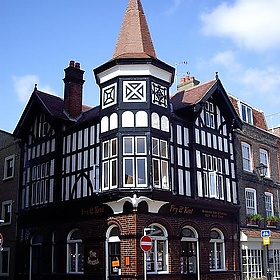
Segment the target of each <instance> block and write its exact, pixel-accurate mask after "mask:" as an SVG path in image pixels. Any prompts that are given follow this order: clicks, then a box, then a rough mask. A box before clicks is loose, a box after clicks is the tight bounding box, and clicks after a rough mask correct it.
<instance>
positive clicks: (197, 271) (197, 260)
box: [181, 226, 200, 279]
mask: <svg viewBox="0 0 280 280" xmlns="http://www.w3.org/2000/svg"><path fill="white" fill-rule="evenodd" d="M184 229H188V230H190V231H191V232H192V233H193V235H194V236H193V237H186V236H184V235H183V234H182V238H181V245H182V242H194V243H195V244H196V273H197V279H200V270H199V268H200V264H199V260H200V257H199V241H198V233H197V231H196V230H195V229H194V228H193V227H190V226H186V227H184V228H183V229H182V232H183V230H184ZM181 265H182V263H181ZM184 273H185V271H183V269H182V267H181V274H184Z"/></svg>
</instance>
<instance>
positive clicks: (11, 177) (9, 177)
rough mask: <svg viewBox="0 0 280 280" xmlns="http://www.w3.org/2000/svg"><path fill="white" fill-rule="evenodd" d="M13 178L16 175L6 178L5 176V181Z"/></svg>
mask: <svg viewBox="0 0 280 280" xmlns="http://www.w3.org/2000/svg"><path fill="white" fill-rule="evenodd" d="M13 178H14V176H10V177H5V178H3V181H7V180H10V179H13Z"/></svg>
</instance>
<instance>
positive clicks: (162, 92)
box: [152, 82, 167, 108]
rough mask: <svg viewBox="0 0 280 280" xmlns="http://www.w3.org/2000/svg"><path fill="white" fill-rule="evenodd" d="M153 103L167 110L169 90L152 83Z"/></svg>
mask: <svg viewBox="0 0 280 280" xmlns="http://www.w3.org/2000/svg"><path fill="white" fill-rule="evenodd" d="M152 103H154V104H157V105H159V106H162V107H165V108H167V88H166V87H164V86H162V85H159V84H156V83H154V82H152Z"/></svg>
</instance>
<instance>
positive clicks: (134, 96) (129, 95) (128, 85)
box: [123, 81, 146, 102]
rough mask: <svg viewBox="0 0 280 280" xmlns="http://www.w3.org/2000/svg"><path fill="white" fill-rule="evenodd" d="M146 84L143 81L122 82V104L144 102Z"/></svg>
mask: <svg viewBox="0 0 280 280" xmlns="http://www.w3.org/2000/svg"><path fill="white" fill-rule="evenodd" d="M145 101H146V82H145V81H134V82H131V81H124V82H123V102H145Z"/></svg>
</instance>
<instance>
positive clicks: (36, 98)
mask: <svg viewBox="0 0 280 280" xmlns="http://www.w3.org/2000/svg"><path fill="white" fill-rule="evenodd" d="M35 108H37V109H36V110H38V108H41V110H42V111H45V112H46V113H47V114H48V115H49V116H50V117H52V118H53V119H56V120H61V121H64V122H69V123H71V122H72V123H73V126H74V125H78V124H79V125H81V124H82V123H85V122H88V121H91V120H93V119H94V118H97V117H98V116H99V106H96V107H94V108H92V107H89V106H87V105H83V106H82V114H81V116H80V118H78V119H77V121H74V120H73V119H70V118H69V117H68V116H67V114H65V112H64V101H63V99H62V98H61V97H59V96H55V95H52V94H49V93H46V92H42V91H39V90H37V89H35V90H34V91H33V93H32V95H31V98H30V99H29V102H28V104H27V106H26V107H25V110H24V112H23V114H22V115H21V118H20V120H19V122H18V124H17V126H16V128H15V130H14V135H15V136H18V133H21V132H22V133H24V128H23V125H26V123H25V120H26V118H27V117H29V118H30V115H32V111H33V110H34V109H35Z"/></svg>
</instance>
